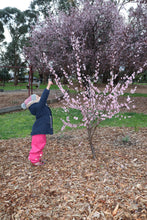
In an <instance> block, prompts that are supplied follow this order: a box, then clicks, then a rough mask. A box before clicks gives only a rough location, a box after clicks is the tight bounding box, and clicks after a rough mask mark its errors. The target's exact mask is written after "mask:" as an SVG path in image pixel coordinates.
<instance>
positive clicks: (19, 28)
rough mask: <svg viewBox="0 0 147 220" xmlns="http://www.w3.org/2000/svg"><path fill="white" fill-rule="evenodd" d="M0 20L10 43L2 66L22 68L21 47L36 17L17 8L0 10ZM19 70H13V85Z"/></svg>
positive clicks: (16, 80) (30, 12)
mask: <svg viewBox="0 0 147 220" xmlns="http://www.w3.org/2000/svg"><path fill="white" fill-rule="evenodd" d="M0 19H1V23H3V26H6V28H7V29H8V31H9V34H10V36H11V40H10V42H8V44H7V45H6V49H5V51H6V52H5V55H4V57H3V65H8V66H24V59H23V53H22V50H23V46H24V45H25V43H26V42H27V34H28V31H29V29H30V26H31V25H32V24H34V22H35V20H36V15H35V14H34V13H33V11H29V10H26V11H24V12H21V11H20V10H18V9H17V8H9V7H7V8H5V9H3V10H0ZM19 73H20V71H19V69H18V68H15V70H14V83H15V85H17V83H18V76H19Z"/></svg>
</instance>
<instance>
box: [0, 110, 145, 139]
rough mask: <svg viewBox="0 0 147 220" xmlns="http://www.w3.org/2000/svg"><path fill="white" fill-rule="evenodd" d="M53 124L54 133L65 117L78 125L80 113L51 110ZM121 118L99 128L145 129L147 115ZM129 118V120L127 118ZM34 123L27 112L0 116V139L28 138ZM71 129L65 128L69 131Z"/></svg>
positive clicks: (104, 122)
mask: <svg viewBox="0 0 147 220" xmlns="http://www.w3.org/2000/svg"><path fill="white" fill-rule="evenodd" d="M52 113H53V124H54V133H58V132H60V131H61V128H62V126H63V123H62V121H61V120H60V119H61V118H62V119H65V118H66V117H67V116H69V118H70V119H71V122H72V123H79V121H81V119H82V115H81V113H80V111H77V110H75V109H70V112H69V113H64V111H63V109H62V108H53V109H52ZM74 116H76V117H78V118H79V120H78V121H76V120H74V119H73V117H74ZM123 116H125V117H126V119H124V118H122V119H121V120H119V118H115V117H113V118H111V119H106V120H105V121H102V122H101V124H100V127H105V126H109V127H112V126H114V127H115V126H116V127H133V128H134V130H138V129H139V128H140V127H147V115H145V114H142V113H124V114H123ZM128 116H131V118H128ZM34 121H35V117H34V116H32V115H31V114H30V112H29V111H28V110H26V111H20V112H14V113H9V114H4V115H0V128H1V132H0V139H9V138H19V137H26V136H29V135H30V133H31V129H32V125H33V123H34ZM69 129H71V128H68V127H67V128H66V129H65V130H69Z"/></svg>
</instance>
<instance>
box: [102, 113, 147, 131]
mask: <svg viewBox="0 0 147 220" xmlns="http://www.w3.org/2000/svg"><path fill="white" fill-rule="evenodd" d="M121 115H122V116H123V117H122V118H121ZM120 119H121V120H120ZM100 126H102V127H104V126H108V127H134V128H135V129H136V128H140V127H147V115H146V114H143V113H133V112H128V113H123V114H119V117H118V118H116V117H115V116H114V117H112V118H111V119H106V120H105V121H103V122H102V123H101V124H100Z"/></svg>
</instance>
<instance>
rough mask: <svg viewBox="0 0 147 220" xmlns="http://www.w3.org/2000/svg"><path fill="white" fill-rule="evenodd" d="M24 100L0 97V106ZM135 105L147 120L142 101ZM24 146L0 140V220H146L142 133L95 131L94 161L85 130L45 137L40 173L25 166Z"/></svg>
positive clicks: (146, 102)
mask: <svg viewBox="0 0 147 220" xmlns="http://www.w3.org/2000/svg"><path fill="white" fill-rule="evenodd" d="M141 91H142V93H147V91H146V89H145V90H141ZM141 91H137V92H138V93H141ZM16 97H17V99H16ZM26 97H27V94H25V92H23V93H16V94H15V93H10V94H9V93H7V94H4V93H0V106H1V107H6V105H7V106H11V105H14V104H15V105H18V104H20V103H21V102H22V100H24V98H26ZM2 102H3V104H2ZM14 102H15V103H14ZM16 102H17V103H16ZM10 104H11V105H10ZM135 104H136V109H135V111H136V112H143V113H145V114H147V98H143V97H142V98H141V97H139V98H137V97H136V98H135ZM59 106H60V102H59V103H56V104H51V107H59ZM125 137H128V140H127V141H124V138H125ZM30 143H31V137H26V138H17V139H9V140H0V191H1V194H0V219H2V220H9V219H10V220H11V219H12V220H13V219H14V220H30V219H33V220H95V219H100V220H146V219H147V184H146V177H147V176H146V174H147V173H146V171H147V170H146V168H147V167H146V165H147V163H146V162H147V150H146V149H147V128H139V129H137V130H135V128H113V127H112V128H111V127H108V128H98V129H97V131H96V134H95V136H94V140H93V144H94V147H95V151H96V160H93V158H92V154H91V150H90V147H89V143H88V140H87V132H86V130H85V129H82V130H74V131H68V132H64V133H58V134H55V135H52V136H47V144H46V147H45V149H44V156H43V157H44V158H45V160H46V162H45V164H44V165H43V166H41V167H34V166H32V165H31V164H30V162H29V161H28V154H29V150H30Z"/></svg>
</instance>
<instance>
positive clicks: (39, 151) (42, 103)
mask: <svg viewBox="0 0 147 220" xmlns="http://www.w3.org/2000/svg"><path fill="white" fill-rule="evenodd" d="M52 84H53V83H52V81H51V80H48V84H47V87H46V89H45V90H44V91H43V93H42V95H41V97H39V96H38V95H36V94H33V95H31V96H29V97H28V98H27V99H26V100H25V101H24V103H22V104H21V107H22V108H23V109H29V110H30V112H31V114H32V115H35V116H36V121H35V123H34V124H33V127H32V132H31V135H32V142H31V146H32V148H31V150H30V153H29V158H28V159H29V160H30V161H31V163H32V164H33V165H34V166H40V165H43V162H42V161H41V157H42V155H43V149H44V147H45V145H46V134H53V120H52V112H51V110H50V108H49V107H48V106H47V99H48V96H49V89H50V86H51V85H52Z"/></svg>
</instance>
